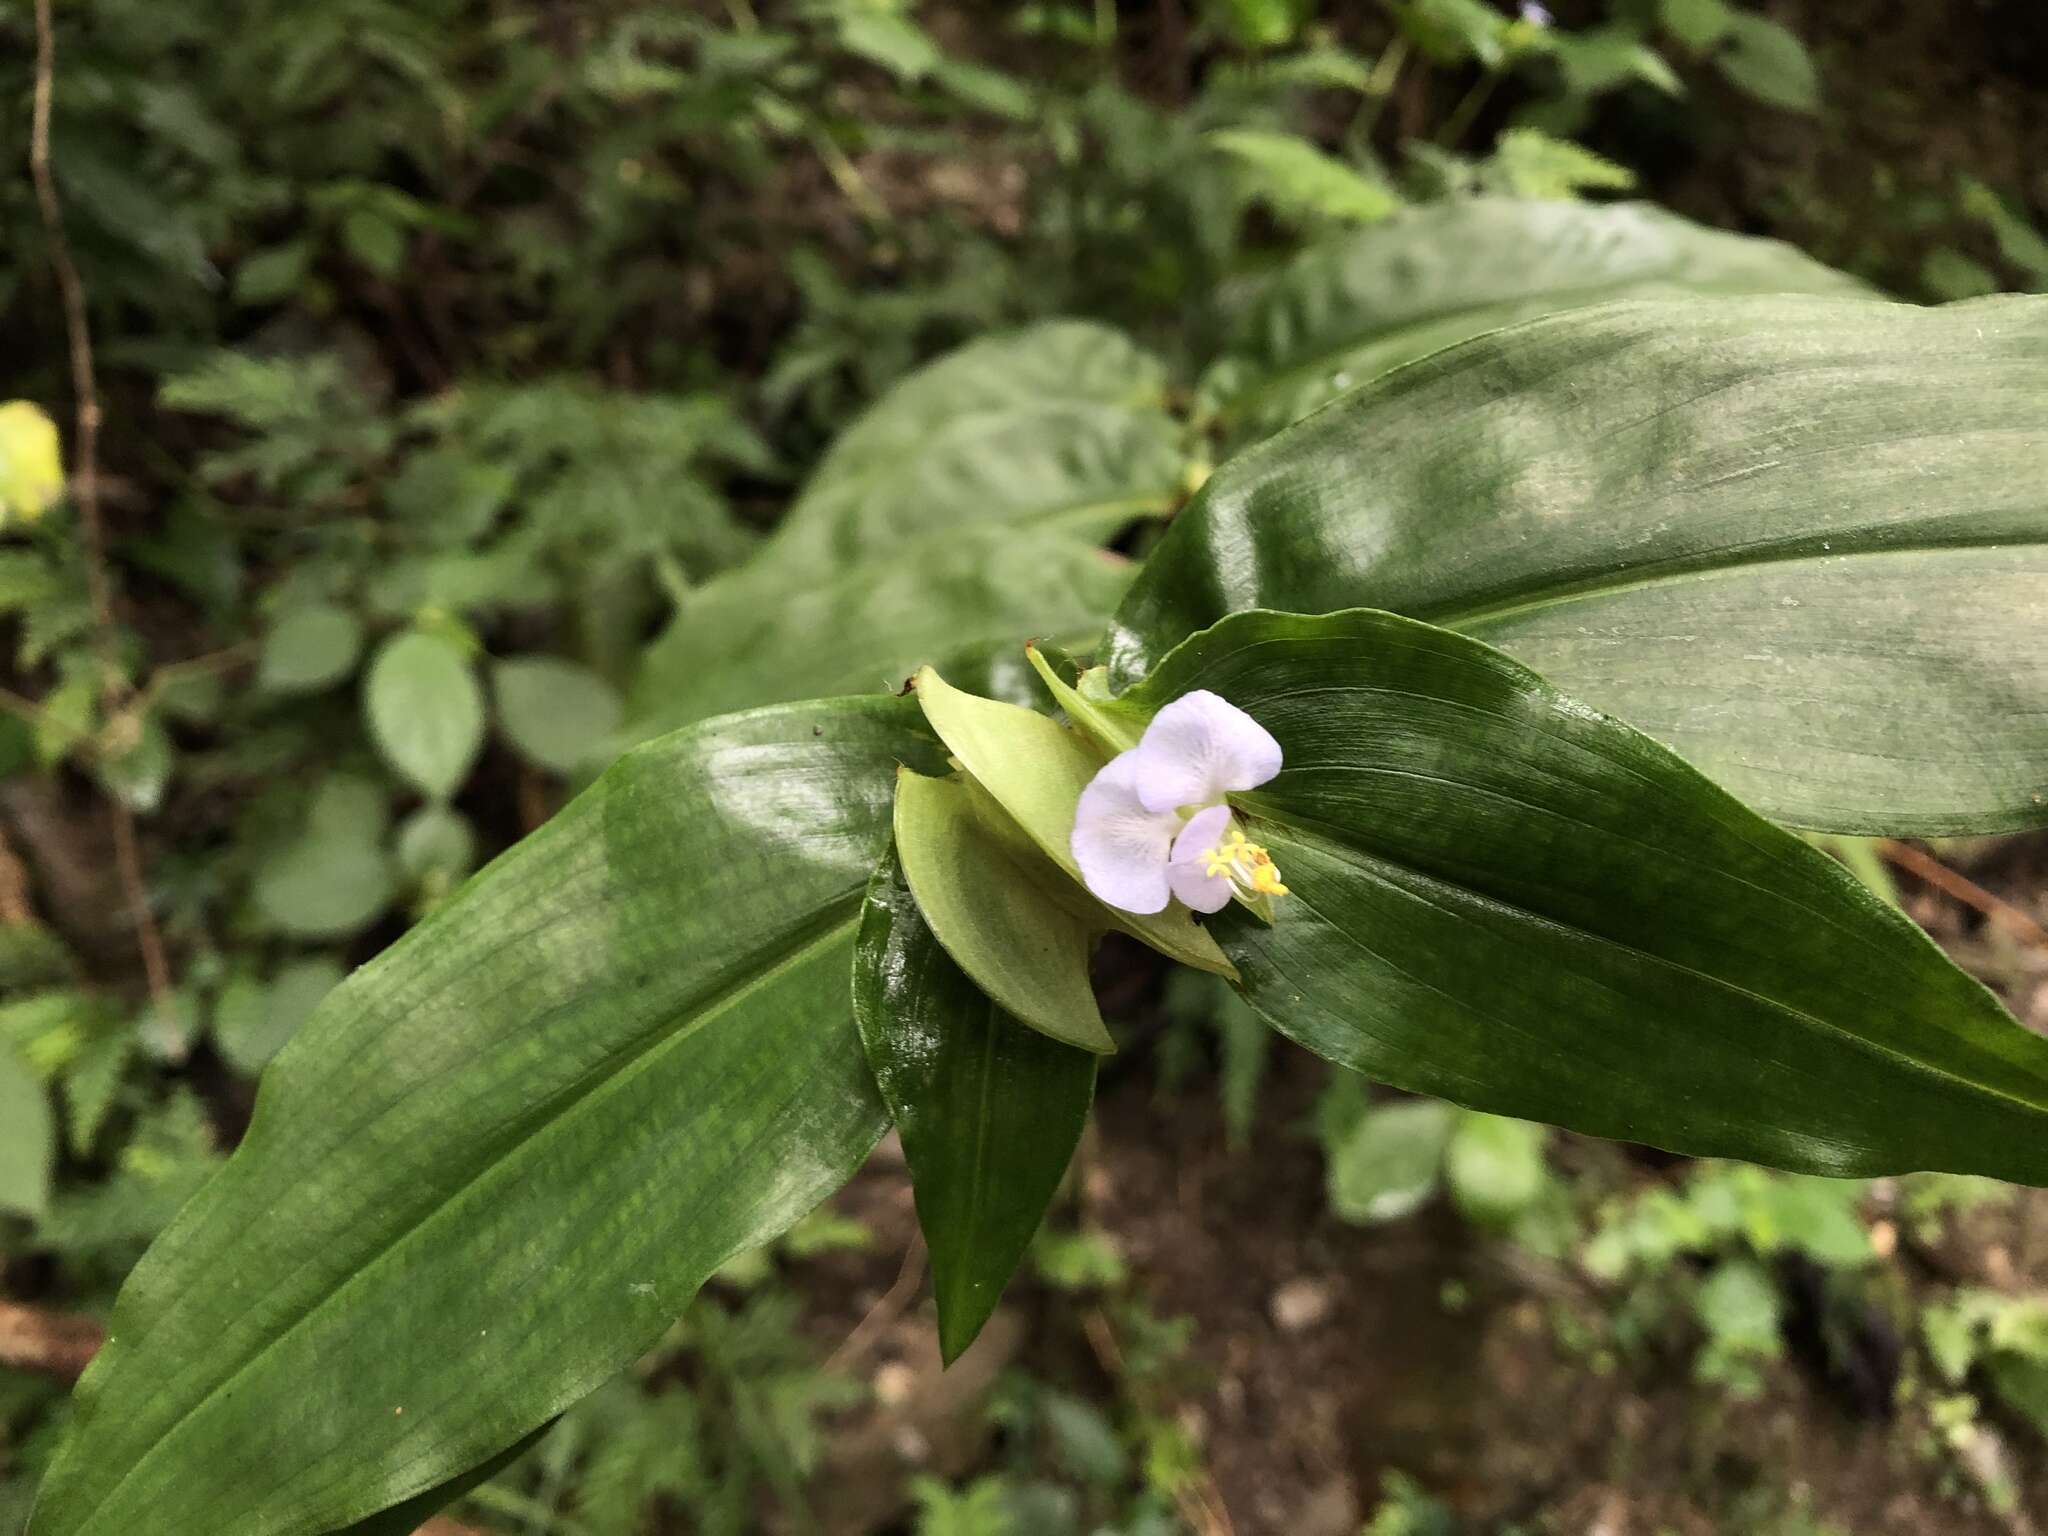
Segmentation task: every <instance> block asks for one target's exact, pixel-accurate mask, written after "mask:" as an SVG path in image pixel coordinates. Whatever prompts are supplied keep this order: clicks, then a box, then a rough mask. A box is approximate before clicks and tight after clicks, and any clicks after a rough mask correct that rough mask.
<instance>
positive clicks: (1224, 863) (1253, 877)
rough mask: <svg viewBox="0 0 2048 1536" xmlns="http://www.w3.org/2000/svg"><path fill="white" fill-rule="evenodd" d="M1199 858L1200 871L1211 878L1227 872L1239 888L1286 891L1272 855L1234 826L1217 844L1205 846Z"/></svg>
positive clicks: (1264, 892)
mask: <svg viewBox="0 0 2048 1536" xmlns="http://www.w3.org/2000/svg"><path fill="white" fill-rule="evenodd" d="M1202 860H1203V870H1204V872H1205V873H1206V874H1207V875H1208V876H1209V878H1210V879H1212V880H1213V879H1215V878H1216V877H1217V876H1218V875H1226V876H1228V877H1229V879H1230V883H1231V884H1232V885H1234V886H1236V887H1237V888H1238V889H1239V890H1240V891H1245V892H1249V893H1251V894H1253V895H1257V896H1285V895H1286V894H1287V887H1286V886H1285V885H1283V884H1281V883H1280V870H1279V866H1277V865H1276V864H1274V862H1273V856H1272V855H1271V854H1269V853H1268V852H1266V850H1265V849H1263V848H1261V847H1260V846H1259V845H1258V844H1257V843H1254V842H1252V841H1250V840H1249V839H1247V838H1246V837H1245V835H1244V833H1242V832H1240V831H1238V829H1237V828H1235V827H1232V828H1231V829H1230V836H1228V837H1227V838H1225V839H1224V840H1223V843H1222V845H1221V846H1220V847H1216V848H1204V849H1203V850H1202Z"/></svg>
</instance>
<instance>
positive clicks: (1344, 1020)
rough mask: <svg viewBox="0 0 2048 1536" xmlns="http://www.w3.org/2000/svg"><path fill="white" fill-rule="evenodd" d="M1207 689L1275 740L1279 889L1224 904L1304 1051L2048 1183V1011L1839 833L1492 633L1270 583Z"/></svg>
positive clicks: (1733, 1138) (1775, 1145)
mask: <svg viewBox="0 0 2048 1536" xmlns="http://www.w3.org/2000/svg"><path fill="white" fill-rule="evenodd" d="M1192 688H1209V689H1212V690H1213V691H1215V692H1217V693H1220V694H1222V695H1223V696H1224V697H1226V698H1229V699H1231V700H1232V701H1233V702H1234V703H1236V704H1238V705H1239V707H1241V708H1243V709H1245V710H1247V711H1248V712H1250V713H1251V714H1252V715H1253V716H1254V717H1255V718H1256V719H1258V720H1259V722H1260V723H1261V724H1262V725H1264V726H1265V727H1266V728H1267V729H1268V730H1269V731H1271V732H1272V733H1273V735H1274V736H1275V737H1276V738H1277V739H1278V740H1279V742H1280V743H1281V746H1282V749H1283V751H1284V753H1285V762H1286V766H1285V767H1284V768H1283V769H1282V771H1281V773H1280V775H1279V777H1278V778H1276V779H1274V780H1273V781H1272V782H1271V783H1270V784H1269V785H1267V786H1266V787H1265V788H1264V789H1262V790H1260V791H1257V792H1255V793H1252V794H1249V795H1243V796H1238V797H1235V799H1236V801H1237V803H1238V806H1239V809H1240V811H1241V812H1242V813H1244V814H1245V815H1246V817H1247V821H1248V825H1249V826H1250V827H1251V830H1252V835H1253V836H1254V837H1255V838H1257V839H1258V840H1259V841H1260V842H1263V843H1266V844H1267V845H1268V846H1269V847H1270V848H1271V849H1272V852H1273V855H1274V857H1275V858H1276V860H1277V861H1278V862H1279V864H1280V867H1281V870H1282V872H1283V874H1284V876H1285V878H1286V881H1287V883H1288V885H1289V887H1290V889H1291V890H1292V892H1293V894H1292V895H1291V896H1289V897H1286V898H1284V899H1283V900H1281V901H1279V902H1277V903H1276V904H1275V909H1276V910H1275V919H1274V922H1273V925H1272V926H1271V927H1270V928H1269V927H1266V926H1264V925H1262V924H1260V923H1258V922H1257V921H1255V920H1253V919H1251V918H1249V917H1248V916H1246V915H1245V914H1243V913H1241V912H1238V911H1235V910H1226V911H1225V912H1223V913H1220V914H1218V915H1217V917H1216V918H1215V919H1213V920H1212V922H1211V925H1210V926H1211V931H1212V932H1214V933H1215V934H1216V936H1217V938H1218V940H1219V941H1220V942H1221V944H1222V946H1223V949H1224V952H1225V953H1226V954H1228V955H1229V956H1230V957H1231V959H1232V960H1233V961H1234V962H1235V963H1236V965H1237V967H1238V970H1239V972H1240V974H1241V975H1242V976H1243V978H1244V989H1245V994H1246V996H1247V998H1248V999H1249V1000H1250V1001H1251V1003H1252V1005H1253V1006H1254V1007H1255V1008H1257V1009H1258V1010H1259V1011H1260V1012H1261V1013H1263V1014H1264V1015H1265V1016H1266V1017H1267V1018H1268V1019H1269V1020H1270V1021H1271V1022H1273V1023H1274V1024H1275V1025H1276V1026H1277V1027H1279V1028H1280V1029H1281V1030H1283V1031H1284V1032H1285V1033H1287V1034H1289V1035H1291V1036H1292V1037H1293V1038H1295V1039H1296V1040H1298V1041H1300V1042H1301V1043H1302V1044H1304V1045H1307V1046H1308V1047H1309V1048H1310V1049H1312V1050H1316V1051H1318V1052H1319V1053H1321V1054H1323V1055H1326V1056H1328V1057H1329V1058H1330V1059H1332V1060H1334V1061H1337V1062H1339V1063H1341V1064H1343V1065H1345V1066H1349V1067H1352V1068H1354V1069H1355V1070H1358V1071H1361V1072H1364V1073H1366V1074H1367V1075H1369V1076H1373V1077H1377V1078H1380V1079H1382V1080H1384V1081H1387V1082H1390V1083H1393V1084H1396V1085H1397V1086H1400V1087H1403V1088H1408V1089H1412V1090H1415V1091H1419V1092H1426V1093H1431V1094H1435V1095H1437V1096H1439V1097H1443V1098H1448V1099H1451V1100H1453V1101H1454V1102H1457V1103H1461V1104H1465V1105H1467V1106H1469V1107H1472V1108H1476V1109H1483V1110H1488V1111H1490V1112H1492V1113H1495V1114H1503V1115H1510V1116H1515V1117H1517V1118H1522V1119H1532V1120H1547V1121H1551V1122H1553V1123H1555V1124H1559V1125H1564V1126H1567V1127H1570V1128H1572V1129H1576V1130H1581V1131H1585V1132H1589V1133H1591V1134H1594V1135H1602V1136H1611V1137H1618V1138H1623V1139H1627V1140H1634V1141H1645V1142H1649V1143H1652V1144H1654V1145H1657V1146H1662V1147H1666V1148H1669V1149H1671V1150H1674V1151H1680V1152H1687V1153H1692V1154H1696V1155H1703V1156H1728V1157H1741V1158H1746V1159H1749V1160H1751V1161H1754V1162H1763V1163H1770V1164H1775V1165H1777V1166H1781V1167H1786V1168H1792V1169H1797V1170H1802V1171H1807V1172H1814V1173H1827V1174H1836V1175H1855V1174H1876V1173H1891V1172H1898V1171H1902V1170H1905V1169H1910V1168H1918V1167H1931V1168H1943V1169H1950V1170H1955V1171H1962V1172H1981V1173H1988V1174H1992V1175H1993V1176H1995V1177H2000V1178H2007V1179H2015V1180H2020V1181H2026V1182H2048V1041H2043V1040H2040V1039H2037V1038H2036V1037H2035V1036H2033V1035H2031V1034H2030V1033H2028V1032H2027V1031H2026V1030H2025V1029H2023V1028H2022V1027H2020V1026H2019V1025H2018V1024H2017V1023H2016V1022H2015V1021H2014V1020H2013V1019H2012V1018H2011V1017H2010V1015H2008V1014H2006V1013H2005V1012H2004V1011H2003V1010H2002V1009H2001V1008H2000V1007H1999V1006H1998V1004H1997V1003H1996V1001H1995V1000H1994V999H1993V998H1992V997H1991V995H1990V994H1989V993H1987V992H1986V991H1985V990H1984V989H1983V988H1982V987H1981V986H1979V985H1978V984H1977V983H1976V982H1974V981H1973V980H1971V979H1970V978H1969V977H1967V976H1965V975H1964V974H1963V973H1962V972H1961V971H1959V970H1957V969H1956V968H1955V967H1954V966H1953V965H1951V964H1950V963H1949V962H1948V960H1947V959H1946V958H1945V957H1944V956H1943V955H1942V954H1941V952H1940V951H1939V950H1938V949H1937V948H1936V947H1935V946H1934V944H1933V943H1932V941H1931V940H1929V939H1928V938H1927V936H1926V935H1925V934H1924V933H1922V932H1921V931H1920V930H1919V929H1918V928H1916V927H1914V926H1913V925H1912V924H1911V923H1910V922H1908V921H1907V920H1906V919H1905V918H1904V917H1902V916H1901V915H1900V914H1899V913H1898V912H1896V911H1895V910H1893V909H1892V908H1890V907H1888V906H1886V905H1885V904H1884V903H1883V902H1881V901H1879V900H1878V899H1877V898H1876V897H1874V896H1873V895H1871V894H1870V893H1869V892H1868V891H1867V890H1865V889H1864V888H1863V887H1862V886H1861V885H1860V884H1858V883H1857V882H1856V881H1855V879H1854V878H1853V877H1852V876H1851V875H1850V874H1849V873H1848V872H1847V871H1845V870H1843V869H1842V868H1841V867H1840V866H1839V865H1837V864H1836V863H1835V862H1834V861H1833V860H1831V859H1829V858H1827V856H1826V855H1824V854H1822V853H1820V852H1819V851H1817V850H1815V849H1813V848H1811V847H1809V846H1807V845H1806V844H1805V843H1804V842H1802V841H1801V840H1800V839H1798V838H1797V837H1796V836H1794V835H1793V834H1791V833H1788V832H1785V831H1783V830H1782V829H1780V828H1777V827H1775V826H1773V825H1771V824H1770V823H1768V822H1766V821H1764V820H1763V819H1762V818H1760V817H1758V816H1756V815H1755V814H1754V813H1753V812H1751V811H1749V810H1748V809H1747V808H1745V807H1744V806H1742V805H1741V804H1740V803H1739V802H1737V801H1735V800H1734V799H1733V798H1731V797H1730V796H1728V795H1727V794H1726V793H1724V792H1722V791H1721V790H1719V789H1717V788H1715V787H1714V786H1713V785H1712V784H1710V783H1709V782H1708V781H1707V780H1705V779H1704V778H1702V777H1701V776H1700V775H1699V774H1698V773H1697V772H1695V771H1694V770H1692V769H1691V768H1689V767H1687V766H1686V765H1685V764H1684V763H1682V762H1681V761H1680V760H1679V759H1677V758H1676V757H1674V756H1673V755H1671V754H1670V753H1669V752H1668V751H1666V750H1665V749H1663V748H1661V747H1659V746H1658V745H1657V744H1656V743H1654V742H1652V741H1651V740H1649V738H1647V737H1645V736H1643V735H1641V734H1640V733H1638V732H1636V731H1634V730H1631V729H1630V728H1628V727H1627V726H1625V725H1622V724H1621V723H1619V722H1617V721H1614V720H1611V719H1609V718H1607V717H1605V716H1602V715H1600V714H1599V713H1597V712H1596V711H1594V710H1591V709H1589V708H1587V707H1586V706H1584V705H1582V704H1578V703H1576V702H1575V701H1572V700H1570V699H1568V698H1565V697H1563V696H1562V695H1560V694H1558V693H1557V692H1556V690H1554V689H1553V688H1551V687H1550V686H1549V685H1548V684H1546V683H1545V682H1544V681H1543V680H1542V679H1541V678H1539V677H1537V676H1536V675H1535V674H1534V673H1532V672H1530V671H1529V670H1528V669H1527V668H1525V667H1523V666H1521V665H1520V664H1519V663H1517V662H1515V661H1514V660H1512V659H1511V658H1509V657H1507V656H1505V655H1502V654H1501V653H1500V652H1497V651H1494V650H1491V649H1489V648H1488V647H1486V646H1483V645H1480V644H1478V643H1477V642H1475V641H1472V640H1469V639H1466V638H1464V637H1461V636H1458V635H1454V634H1452V633H1450V632H1448V631H1444V630H1439V629H1435V628H1432V627H1431V626H1428V625H1425V624H1419V623H1416V622H1413V621H1410V620H1405V619H1401V618H1397V617H1395V616H1393V615H1391V614H1384V613H1377V612H1372V611H1363V610H1358V611H1351V612H1345V613H1337V614H1331V615H1327V616H1324V617H1320V618H1311V617H1304V616H1300V615H1292V614H1275V613H1268V612H1252V613H1244V614H1239V615H1235V616H1233V617H1232V618H1229V619H1226V620H1224V621H1223V622H1222V623H1220V624H1218V625H1216V626H1214V627H1213V628H1211V629H1209V630H1207V631H1204V632H1203V633H1202V634H1200V635H1197V636H1195V637H1194V638H1193V639H1192V640H1190V641H1189V642H1188V643H1187V644H1186V645H1184V646H1183V647H1181V648H1180V649H1179V650H1177V651H1176V652H1174V653H1173V654H1172V655H1171V656H1169V657H1168V658H1167V659H1166V660H1165V661H1164V662H1162V663H1161V664H1160V666H1159V667H1158V668H1157V669H1156V670H1155V671H1154V672H1153V673H1152V674H1151V676H1150V677H1148V679H1147V680H1146V683H1145V685H1144V687H1143V688H1142V689H1140V690H1139V691H1138V696H1137V697H1136V698H1134V699H1133V700H1132V705H1133V707H1136V708H1150V709H1157V708H1158V707H1159V706H1160V705H1161V704H1163V703H1164V702H1165V701H1166V700H1167V699H1169V698H1171V697H1175V696H1178V695H1179V694H1181V693H1184V692H1186V691H1188V690H1189V689H1192Z"/></svg>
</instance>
